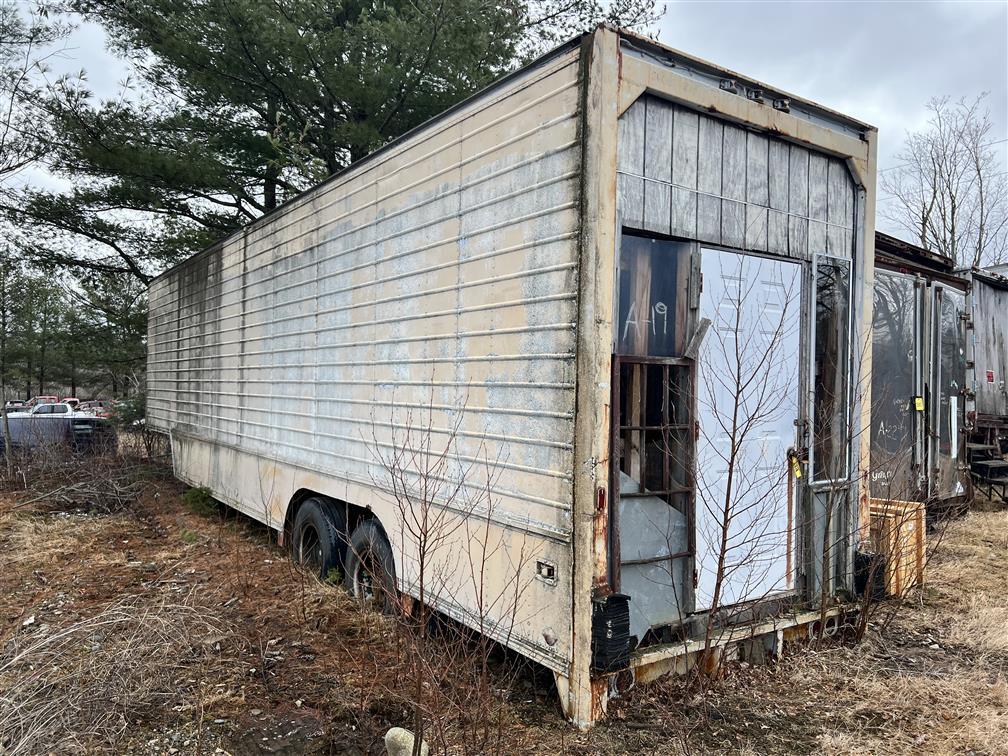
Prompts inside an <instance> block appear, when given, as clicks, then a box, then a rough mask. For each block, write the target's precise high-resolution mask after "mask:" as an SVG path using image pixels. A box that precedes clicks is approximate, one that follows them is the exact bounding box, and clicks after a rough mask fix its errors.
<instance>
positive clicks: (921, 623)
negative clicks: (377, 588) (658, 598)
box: [0, 471, 1008, 754]
mask: <svg viewBox="0 0 1008 756" xmlns="http://www.w3.org/2000/svg"><path fill="white" fill-rule="evenodd" d="M117 474H118V473H117ZM122 474H123V475H125V473H122ZM144 475H146V476H147V477H146V478H144V480H143V482H142V485H141V486H140V489H139V494H138V495H137V497H136V498H135V499H134V500H133V501H132V502H131V503H129V504H128V505H127V506H124V507H121V508H117V509H115V508H110V509H107V510H106V509H101V508H92V509H87V508H84V509H79V508H75V507H76V505H75V503H74V502H72V501H68V500H63V499H60V498H59V497H55V498H49V499H45V500H40V501H37V502H35V503H33V504H31V505H30V506H18V504H19V503H23V502H24V501H25V500H26V498H31V496H32V494H30V493H28V494H26V493H19V494H17V497H16V498H13V497H11V496H9V495H8V497H7V499H5V500H3V501H0V645H2V648H3V655H2V656H0V669H5V670H6V672H5V673H0V691H2V692H0V697H2V698H3V704H0V705H2V706H4V707H7V708H5V709H0V711H2V712H5V713H4V714H3V715H2V718H0V722H3V724H0V744H3V745H0V750H2V748H6V749H7V750H8V751H13V750H14V745H12V744H15V743H21V742H25V743H31V744H32V745H31V747H30V748H27V747H26V746H19V747H21V748H22V749H23V750H24V749H26V748H27V750H25V752H27V751H28V750H32V749H34V750H35V751H36V752H38V751H47V750H48V751H64V752H65V751H67V750H69V749H71V748H72V747H76V748H87V749H95V748H98V749H101V750H106V751H114V752H120V753H144V754H148V753H149V754H154V753H164V752H166V751H170V750H171V749H172V748H175V749H177V750H178V751H180V752H183V753H190V752H191V753H212V752H213V751H214V749H215V748H217V747H221V748H223V749H225V750H227V751H229V752H232V753H255V752H272V753H319V754H321V753H361V754H364V753H381V752H382V750H383V744H382V737H383V735H384V733H385V731H386V730H387V729H388V727H390V726H393V725H406V726H408V725H409V723H410V722H411V720H412V703H411V696H410V694H409V690H410V686H409V680H408V679H407V676H406V675H407V673H406V670H407V668H408V666H409V665H408V664H407V663H406V660H407V654H408V652H409V650H408V644H406V643H405V642H404V636H403V635H402V634H401V628H399V627H398V626H397V624H396V622H395V621H393V620H390V619H389V618H387V617H383V616H380V615H378V614H375V613H372V612H367V611H362V610H361V609H360V607H358V606H357V605H356V604H355V603H354V602H352V601H351V600H350V599H349V598H348V597H347V596H346V594H345V593H344V592H343V591H342V589H341V588H339V587H336V586H331V585H327V584H323V583H320V582H318V581H317V580H314V579H312V578H309V577H307V576H305V575H303V574H301V573H299V572H297V571H295V570H294V569H292V567H291V565H290V563H289V561H288V560H287V559H286V558H285V555H284V554H283V553H282V552H281V550H279V549H278V548H277V547H276V545H275V543H274V538H273V535H272V533H271V531H269V530H268V529H266V528H264V527H262V526H260V525H258V524H257V523H254V522H252V521H251V520H248V519H246V518H244V517H241V516H239V515H234V514H229V513H226V512H221V511H216V510H207V511H205V512H203V513H196V512H194V511H192V510H191V509H190V508H189V507H188V506H186V505H185V504H184V503H183V501H182V491H183V489H182V487H181V486H180V485H178V484H176V483H174V482H172V481H170V479H168V478H166V476H165V473H164V471H155V472H153V473H149V474H148V473H143V474H142V475H141V477H143V476H144ZM47 490H50V491H51V490H52V489H47ZM95 490H98V489H95ZM99 492H100V491H99ZM63 509H71V512H70V513H69V514H68V513H67V512H65V511H63ZM1006 576H1008V513H1005V512H1004V511H985V512H974V513H971V514H970V515H968V516H967V517H965V518H963V519H962V520H960V521H958V522H956V523H954V524H953V525H952V526H951V527H950V528H949V531H948V533H947V534H946V536H945V540H944V542H943V544H942V546H941V549H940V550H939V552H938V557H937V558H936V559H935V560H934V561H933V562H932V565H931V566H930V570H929V578H928V579H929V584H928V587H927V589H926V590H925V591H923V592H922V593H921V594H920V595H918V596H915V597H913V600H912V601H908V602H907V604H906V605H905V606H904V607H903V608H902V610H901V611H900V612H899V613H897V614H896V616H895V619H894V620H893V621H892V623H891V624H889V625H888V626H887V627H885V628H882V627H879V626H876V627H873V628H872V629H871V630H870V632H869V636H868V638H867V640H866V641H865V642H864V643H862V644H861V645H859V646H856V647H850V646H844V645H841V644H833V643H827V644H820V645H818V646H815V647H807V648H792V649H791V650H790V651H789V652H788V653H787V654H786V656H785V658H784V659H783V660H782V661H780V662H779V663H777V664H776V665H774V666H770V667H748V666H745V665H736V666H734V667H733V668H732V669H731V670H730V672H729V674H728V675H727V677H726V679H725V680H724V681H723V683H722V684H720V685H718V686H717V687H715V688H714V689H713V690H712V691H711V692H710V693H709V694H708V695H706V696H703V697H697V696H696V695H695V694H694V693H693V692H692V691H691V690H690V689H689V688H688V687H687V686H684V685H683V683H682V681H679V680H663V681H659V682H657V683H655V684H652V685H649V686H642V687H638V688H636V689H635V690H632V691H631V692H630V693H629V694H628V695H626V696H625V697H624V698H622V699H619V700H614V701H612V702H611V704H610V716H609V718H608V720H606V721H605V722H603V723H602V724H601V725H599V726H598V727H597V728H596V729H595V730H593V731H592V732H589V733H576V732H574V731H573V730H571V729H570V728H569V727H568V726H567V725H566V724H565V723H564V722H563V721H562V718H561V716H560V713H559V707H558V706H557V703H556V698H555V691H554V690H553V689H552V687H551V684H550V682H549V680H548V677H549V676H548V675H546V676H543V675H536V674H534V673H532V672H531V671H530V670H529V669H528V668H524V669H519V668H515V667H514V666H512V664H513V662H514V657H513V656H508V655H506V654H505V655H503V656H501V657H495V658H494V659H493V660H492V666H493V668H494V670H495V675H496V677H495V678H494V690H495V691H496V692H495V693H494V698H493V701H490V700H484V699H482V698H480V697H479V696H477V695H476V694H475V693H472V692H467V691H469V689H468V688H467V687H466V686H468V685H470V684H471V682H470V681H471V679H472V675H471V674H470V672H469V671H467V670H465V669H463V667H464V665H465V664H466V663H470V662H471V661H472V658H471V657H467V656H466V655H465V654H461V655H459V654H457V653H454V654H451V655H449V657H450V658H454V659H455V661H454V662H452V663H454V664H458V665H461V666H458V667H456V668H455V670H454V671H453V670H444V671H442V673H439V674H437V675H432V676H431V684H432V686H433V687H432V689H431V691H430V695H429V696H428V700H429V701H431V702H432V704H436V705H441V704H443V705H444V706H443V710H442V711H440V712H430V715H431V716H432V717H436V718H437V726H435V727H432V728H431V730H430V733H431V735H432V738H433V739H434V741H435V742H434V745H435V750H436V751H451V752H457V753H472V752H477V751H479V752H484V753H486V752H504V753H512V752H529V753H543V754H553V753H577V754H596V753H598V754H608V753H683V754H691V753H727V752H731V753H831V754H839V753H872V754H886V753H906V752H909V751H915V752H926V753H948V752H967V751H970V750H972V751H973V752H974V753H1002V752H1006V749H1008V721H1006V716H1008V715H1006V712H1008V689H1006V679H1008V648H1006V645H1008V640H1006V634H1008V620H1006V603H1005V595H1006V593H1008V591H1006V588H1008V586H1006V582H1008V577H1006ZM124 596H131V597H133V598H132V599H130V600H129V601H128V602H126V603H124V599H123V597H124ZM129 602H132V603H129ZM116 618H118V619H116ZM28 620H31V622H30V623H28V624H27V625H26V624H25V623H26V622H27V621H28ZM103 622H108V623H109V624H108V625H102V624H101V623H103ZM147 625H152V626H153V628H154V629H153V630H152V631H151V632H149V633H148V632H146V631H144V632H143V633H140V632H138V630H139V628H142V627H146V626H147ZM43 627H44V628H45V631H44V632H43V631H42V628H43ZM96 628H106V631H105V632H104V634H101V635H99V636H95V633H96V632H97V630H96ZM141 635H143V636H145V637H148V639H153V642H151V643H146V644H140V643H138V640H139V639H140V637H141ZM208 636H209V637H211V638H213V637H217V636H219V637H221V638H223V640H221V641H220V648H219V649H218V648H217V646H216V644H215V643H211V644H210V645H207V644H206V643H204V640H205V639H206V638H207V637H208ZM47 638H62V639H64V641H57V640H49V641H46V639H47ZM96 643H97V646H96V645H95V644H96ZM140 645H145V646H146V648H140V647H139V646H140ZM15 649H19V650H20V652H22V653H23V652H25V651H26V650H27V649H35V650H34V651H33V652H32V654H34V656H32V654H29V655H28V656H24V655H22V656H20V657H17V658H20V659H21V661H20V662H17V663H14V666H11V664H12V661H11V660H12V659H14V658H16V654H17V653H18V651H16V650H15ZM29 657H31V658H33V659H34V661H33V662H31V663H28V661H27V660H28V658H29ZM449 657H444V658H449ZM129 660H132V661H131V662H130V663H126V662H127V661H129ZM467 660H468V662H467ZM4 664H6V665H7V666H6V667H3V666H2V665H4ZM24 664H27V665H28V666H27V667H26V666H23V665H24ZM18 665H21V666H18ZM152 668H154V669H153V670H152ZM17 670H20V671H17ZM26 670H27V672H26ZM4 674H6V677H4ZM544 678H546V679H544ZM12 680H13V683H12V682H11V681H12ZM12 685H13V686H14V687H12ZM47 686H48V687H47ZM100 689H104V690H105V691H106V694H103V695H104V698H103V697H102V695H99V693H98V691H99V690H100ZM11 691H13V692H14V694H15V695H14V696H12V695H10V692H11ZM46 691H49V693H47V692H46ZM92 697H94V698H92ZM68 698H69V699H71V700H73V699H75V698H76V699H79V700H82V701H83V700H84V699H88V700H104V701H110V702H111V704H110V705H108V706H107V707H105V708H106V709H107V712H105V713H103V711H105V710H103V709H101V707H96V706H94V705H90V708H89V706H88V705H84V704H82V705H80V706H79V707H69V708H70V709H71V710H67V711H64V710H63V709H59V708H58V707H57V708H53V707H52V706H51V703H50V702H52V701H57V700H66V699H68ZM467 700H468V701H469V702H470V703H471V705H470V706H468V707H467V706H466V705H465V702H466V701H467ZM12 701H15V702H19V703H16V705H15V704H12V703H11V702H12ZM477 702H478V704H477ZM490 710H492V711H493V712H494V715H495V717H496V719H495V720H494V721H495V722H496V723H497V724H496V727H498V729H499V731H500V732H501V733H502V735H501V737H500V738H491V739H489V740H486V739H484V740H483V741H482V744H481V745H480V746H477V744H476V741H475V740H474V739H473V738H472V737H471V734H472V732H473V731H474V730H473V727H474V724H477V725H478V724H479V719H480V717H483V718H486V716H487V714H486V712H487V711H490ZM106 714H107V716H106ZM32 722H35V723H36V724H32ZM3 728H6V729H3ZM45 731H48V732H49V735H48V738H49V740H48V742H47V741H46V739H45V738H43V737H41V736H40V735H38V733H41V732H45ZM24 733H27V735H25V734H24ZM31 733H36V735H32V734H31ZM33 737H34V740H32V739H31V738H33ZM5 741H6V742H5Z"/></svg>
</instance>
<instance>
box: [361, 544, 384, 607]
mask: <svg viewBox="0 0 1008 756" xmlns="http://www.w3.org/2000/svg"><path fill="white" fill-rule="evenodd" d="M376 576H377V572H376V571H375V563H374V555H372V554H371V553H370V552H368V553H366V554H363V555H361V557H360V560H359V561H358V562H357V574H356V575H355V576H354V585H355V587H356V589H357V590H356V593H357V598H359V599H361V600H362V601H364V602H365V603H368V604H381V603H382V599H381V582H380V581H379V580H378V578H377V577H376Z"/></svg>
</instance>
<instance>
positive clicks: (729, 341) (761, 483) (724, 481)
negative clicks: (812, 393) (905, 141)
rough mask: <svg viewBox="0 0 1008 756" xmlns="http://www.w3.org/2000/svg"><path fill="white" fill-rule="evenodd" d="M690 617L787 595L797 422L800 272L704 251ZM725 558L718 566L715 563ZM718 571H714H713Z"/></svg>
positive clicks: (791, 265) (789, 265)
mask: <svg viewBox="0 0 1008 756" xmlns="http://www.w3.org/2000/svg"><path fill="white" fill-rule="evenodd" d="M701 267H702V270H703V291H702V293H701V296H700V317H701V318H708V319H710V321H711V323H712V326H711V328H710V330H709V332H708V333H707V336H706V338H705V339H704V342H703V345H702V348H701V351H700V360H699V367H698V376H697V389H696V391H697V419H698V422H699V435H698V439H697V474H696V478H697V503H696V569H697V591H696V609H697V610H703V609H709V608H710V607H711V605H712V602H713V598H714V591H715V584H716V582H717V577H718V573H719V571H720V572H721V574H722V582H721V590H720V596H719V599H718V602H717V603H718V604H719V605H727V604H734V603H738V602H741V601H746V600H750V599H758V598H762V597H764V596H766V595H768V594H771V593H775V592H779V591H785V590H789V589H790V588H792V587H793V577H792V575H791V574H790V572H791V570H790V569H789V568H790V565H791V560H790V558H789V556H790V553H789V550H790V549H791V545H792V544H793V540H792V538H791V530H792V523H791V522H790V519H791V518H790V516H789V514H790V512H789V510H790V509H791V507H790V506H789V491H788V449H789V447H791V446H793V445H795V421H796V419H797V417H798V392H799V388H798V387H799V370H800V367H799V340H800V312H801V300H802V298H801V281H802V278H801V266H800V264H798V263H795V262H791V261H785V260H774V259H769V258H765V257H758V256H754V255H745V254H737V253H734V252H725V251H718V250H712V249H704V250H702V252H701ZM722 555H723V557H724V559H723V564H722V559H721V557H722ZM719 567H720V570H719Z"/></svg>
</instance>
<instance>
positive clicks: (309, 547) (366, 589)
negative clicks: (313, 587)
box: [291, 497, 398, 613]
mask: <svg viewBox="0 0 1008 756" xmlns="http://www.w3.org/2000/svg"><path fill="white" fill-rule="evenodd" d="M347 529H348V528H347V513H346V508H345V507H343V506H342V505H340V504H337V503H335V502H332V501H328V500H326V499H322V498H321V497H312V498H310V499H306V500H305V501H303V502H302V503H301V506H300V507H299V508H298V512H297V515H296V516H295V518H294V525H293V528H292V531H291V558H292V559H293V561H294V563H295V564H296V565H298V566H300V567H301V568H302V569H305V570H306V571H308V572H311V573H313V574H315V575H318V576H319V578H321V579H322V580H328V581H334V580H336V579H337V575H342V579H343V584H344V586H345V587H346V589H347V591H348V592H349V593H350V595H351V596H353V597H354V598H356V599H357V600H359V601H361V602H362V603H366V604H370V605H372V606H374V607H375V608H377V609H380V610H381V611H383V612H385V613H391V612H392V611H393V610H394V609H395V607H396V606H397V605H398V591H397V589H396V580H395V560H394V559H393V556H392V547H391V546H390V545H389V542H388V539H387V538H386V537H385V533H384V532H383V531H382V529H381V526H380V525H379V524H378V521H377V520H375V519H374V518H373V517H365V518H363V519H361V520H359V521H358V522H357V524H356V526H355V527H354V529H353V531H352V532H351V533H350V535H349V538H348V537H347Z"/></svg>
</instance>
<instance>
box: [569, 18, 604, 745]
mask: <svg viewBox="0 0 1008 756" xmlns="http://www.w3.org/2000/svg"><path fill="white" fill-rule="evenodd" d="M582 56H583V59H582V60H583V63H582V70H583V72H584V73H583V79H582V95H581V144H582V162H581V182H582V184H581V211H580V212H581V239H580V261H579V275H578V278H579V283H578V289H579V295H578V334H577V350H578V357H577V405H576V406H577V410H576V414H575V426H574V427H575V429H574V468H575V469H574V516H573V530H574V548H573V571H572V583H573V584H572V594H573V595H572V612H573V616H572V618H571V620H572V621H571V628H572V634H573V638H572V643H571V649H572V651H571V668H570V677H569V678H568V679H567V680H559V679H558V686H557V687H558V688H559V690H560V694H561V699H562V702H563V705H564V711H565V714H566V715H567V718H568V719H569V720H570V721H571V722H573V723H574V724H575V725H576V726H577V727H579V728H587V727H590V726H591V725H592V724H593V723H594V722H595V721H596V720H598V719H599V718H600V717H601V716H602V715H603V714H604V713H605V706H606V695H607V687H608V680H607V679H606V678H600V679H597V680H592V672H591V629H592V627H591V622H592V596H593V593H594V592H595V591H596V590H597V589H598V588H599V587H600V586H601V587H603V588H604V587H605V586H607V584H608V544H607V538H606V534H607V526H608V517H607V511H606V510H607V506H606V505H605V502H606V501H607V499H608V491H607V488H608V481H609V405H610V399H611V397H610V380H611V378H610V365H611V359H612V349H611V345H612V297H613V285H614V283H613V276H614V266H615V247H614V245H615V238H616V138H617V113H616V110H617V101H618V83H619V35H618V34H617V33H616V32H615V31H613V30H612V29H609V28H607V27H599V28H597V29H596V30H595V32H594V33H592V34H591V35H589V36H587V37H586V38H585V41H584V47H583V48H582ZM599 519H604V520H605V522H602V523H598V522H597V520H599ZM597 534H600V535H601V536H602V542H601V543H597V542H596V541H597V540H598V537H597Z"/></svg>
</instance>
